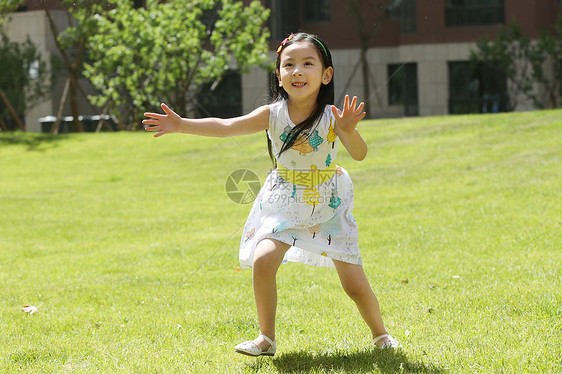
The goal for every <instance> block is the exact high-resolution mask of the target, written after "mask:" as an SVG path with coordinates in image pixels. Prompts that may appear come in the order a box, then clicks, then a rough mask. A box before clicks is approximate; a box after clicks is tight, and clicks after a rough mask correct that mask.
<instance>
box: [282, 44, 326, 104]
mask: <svg viewBox="0 0 562 374" xmlns="http://www.w3.org/2000/svg"><path fill="white" fill-rule="evenodd" d="M333 72H334V70H333V68H332V67H328V68H324V65H323V64H322V59H321V58H320V56H319V54H318V49H317V48H316V47H315V46H314V45H312V44H311V43H309V42H298V43H294V44H291V45H289V46H288V47H286V48H285V49H283V51H282V52H281V56H280V65H279V70H278V71H277V78H278V79H279V85H280V86H281V87H283V88H284V89H285V91H286V92H287V94H288V95H289V97H290V98H291V99H308V98H311V97H312V96H313V95H314V100H316V97H317V96H318V92H319V91H320V87H321V85H322V84H328V83H330V81H331V80H332V75H333Z"/></svg>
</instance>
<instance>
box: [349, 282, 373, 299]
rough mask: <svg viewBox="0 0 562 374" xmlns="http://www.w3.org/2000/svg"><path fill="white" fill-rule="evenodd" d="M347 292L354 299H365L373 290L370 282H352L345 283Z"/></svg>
mask: <svg viewBox="0 0 562 374" xmlns="http://www.w3.org/2000/svg"><path fill="white" fill-rule="evenodd" d="M343 289H344V290H345V293H346V294H347V296H349V297H350V298H351V299H352V300H358V299H363V298H365V297H368V296H369V295H370V294H371V293H372V292H373V291H372V290H371V287H370V286H369V285H368V284H364V283H350V284H347V285H344V288H343Z"/></svg>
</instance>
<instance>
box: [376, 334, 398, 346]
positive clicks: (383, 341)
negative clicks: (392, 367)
mask: <svg viewBox="0 0 562 374" xmlns="http://www.w3.org/2000/svg"><path fill="white" fill-rule="evenodd" d="M373 344H374V345H375V347H377V348H382V349H393V348H399V347H402V345H401V344H400V342H399V341H398V340H396V339H394V338H393V337H392V336H391V335H390V334H383V335H379V336H377V337H376V338H374V339H373Z"/></svg>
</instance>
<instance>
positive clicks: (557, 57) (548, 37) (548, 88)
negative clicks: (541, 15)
mask: <svg viewBox="0 0 562 374" xmlns="http://www.w3.org/2000/svg"><path fill="white" fill-rule="evenodd" d="M537 48H538V50H539V54H540V58H538V59H537V60H536V61H535V63H534V65H533V71H534V75H535V76H536V78H537V80H538V81H539V82H540V83H541V84H542V85H543V87H544V92H545V94H546V100H545V101H548V104H549V106H550V107H552V108H558V107H559V106H560V105H562V103H561V102H560V99H561V98H562V83H561V82H562V15H560V16H559V17H558V20H557V21H556V23H555V24H554V25H553V26H552V28H551V29H550V30H546V29H545V30H542V31H541V35H540V37H539V39H538V45H537ZM545 69H546V70H547V71H548V72H549V73H550V74H548V73H545V71H544V70H545ZM549 76H550V77H551V78H549Z"/></svg>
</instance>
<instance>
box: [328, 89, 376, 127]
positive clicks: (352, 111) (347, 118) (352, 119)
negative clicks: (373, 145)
mask: <svg viewBox="0 0 562 374" xmlns="http://www.w3.org/2000/svg"><path fill="white" fill-rule="evenodd" d="M356 105H357V96H353V100H351V103H350V102H349V95H345V102H344V104H343V111H340V110H339V109H338V108H336V106H335V105H332V113H333V114H334V117H336V126H337V127H339V129H340V130H341V131H343V132H344V133H352V132H353V131H354V130H355V127H357V123H359V121H361V120H362V119H363V118H364V117H365V115H366V114H367V113H365V112H363V107H364V106H365V103H364V102H361V103H360V104H359V106H358V107H357V108H355V106H356Z"/></svg>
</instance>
